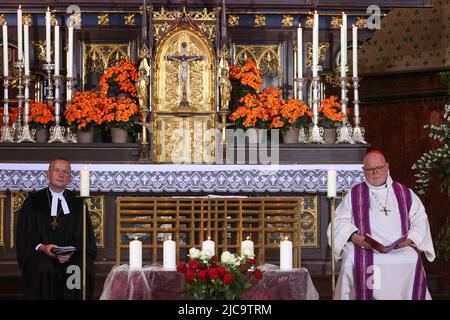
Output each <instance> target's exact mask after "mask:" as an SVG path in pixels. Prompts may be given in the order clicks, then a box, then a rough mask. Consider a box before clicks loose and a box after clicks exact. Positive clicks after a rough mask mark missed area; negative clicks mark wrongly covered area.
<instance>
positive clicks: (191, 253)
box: [188, 248, 200, 259]
mask: <svg viewBox="0 0 450 320" xmlns="http://www.w3.org/2000/svg"><path fill="white" fill-rule="evenodd" d="M188 256H189V258H191V259H198V258H199V257H200V250H198V249H196V248H190V249H189V254H188Z"/></svg>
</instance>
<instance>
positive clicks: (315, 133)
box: [308, 77, 325, 143]
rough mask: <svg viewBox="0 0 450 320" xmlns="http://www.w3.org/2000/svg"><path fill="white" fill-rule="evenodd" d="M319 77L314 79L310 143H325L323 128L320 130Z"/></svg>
mask: <svg viewBox="0 0 450 320" xmlns="http://www.w3.org/2000/svg"><path fill="white" fill-rule="evenodd" d="M319 79H320V78H319V77H313V84H312V85H313V127H312V128H311V129H310V130H309V139H308V142H309V143H325V141H324V140H323V138H322V137H323V128H319V125H318V123H319V113H318V109H319Z"/></svg>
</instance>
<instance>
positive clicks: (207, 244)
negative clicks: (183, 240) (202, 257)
mask: <svg viewBox="0 0 450 320" xmlns="http://www.w3.org/2000/svg"><path fill="white" fill-rule="evenodd" d="M202 251H203V252H207V253H208V254H209V255H210V256H213V255H214V254H215V245H214V241H212V240H211V237H208V240H205V241H203V242H202Z"/></svg>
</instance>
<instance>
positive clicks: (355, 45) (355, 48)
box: [352, 25, 358, 78]
mask: <svg viewBox="0 0 450 320" xmlns="http://www.w3.org/2000/svg"><path fill="white" fill-rule="evenodd" d="M352 41H353V44H352V48H353V51H352V53H353V62H352V65H353V77H354V78H356V77H357V76H358V27H357V26H355V25H353V26H352Z"/></svg>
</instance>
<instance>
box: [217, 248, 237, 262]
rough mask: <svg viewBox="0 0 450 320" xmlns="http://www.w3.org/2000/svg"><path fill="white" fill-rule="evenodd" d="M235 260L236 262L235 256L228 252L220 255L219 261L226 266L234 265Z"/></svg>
mask: <svg viewBox="0 0 450 320" xmlns="http://www.w3.org/2000/svg"><path fill="white" fill-rule="evenodd" d="M236 260H238V259H237V258H236V256H235V255H234V254H232V253H230V252H229V251H224V252H223V253H222V256H221V257H220V261H222V262H223V263H224V264H228V265H234V264H235V263H236Z"/></svg>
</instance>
